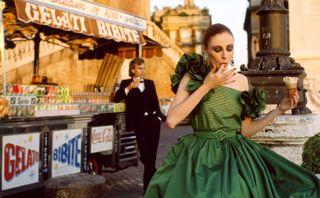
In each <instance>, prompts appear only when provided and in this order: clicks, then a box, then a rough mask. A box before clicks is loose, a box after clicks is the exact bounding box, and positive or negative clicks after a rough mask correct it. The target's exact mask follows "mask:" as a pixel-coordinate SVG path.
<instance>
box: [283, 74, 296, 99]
mask: <svg viewBox="0 0 320 198" xmlns="http://www.w3.org/2000/svg"><path fill="white" fill-rule="evenodd" d="M298 80H299V78H297V77H284V78H283V81H284V82H285V84H286V87H287V93H288V97H290V96H293V95H295V94H296V93H297V91H298V89H297V87H298Z"/></svg>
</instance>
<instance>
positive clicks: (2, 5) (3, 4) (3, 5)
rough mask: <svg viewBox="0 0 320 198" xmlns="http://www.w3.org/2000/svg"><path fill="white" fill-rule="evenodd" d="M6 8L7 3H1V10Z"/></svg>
mask: <svg viewBox="0 0 320 198" xmlns="http://www.w3.org/2000/svg"><path fill="white" fill-rule="evenodd" d="M5 7H6V2H0V9H1V10H3V9H4V8H5Z"/></svg>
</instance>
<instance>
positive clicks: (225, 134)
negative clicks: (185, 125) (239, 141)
mask: <svg viewBox="0 0 320 198" xmlns="http://www.w3.org/2000/svg"><path fill="white" fill-rule="evenodd" d="M237 133H239V132H237V131H236V130H233V131H224V130H222V129H218V130H216V131H194V133H193V134H194V135H195V136H198V137H203V138H209V139H216V140H219V141H222V140H224V139H226V138H232V137H235V136H236V134H237Z"/></svg>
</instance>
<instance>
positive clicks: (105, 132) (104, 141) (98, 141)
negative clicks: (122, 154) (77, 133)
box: [90, 125, 114, 153]
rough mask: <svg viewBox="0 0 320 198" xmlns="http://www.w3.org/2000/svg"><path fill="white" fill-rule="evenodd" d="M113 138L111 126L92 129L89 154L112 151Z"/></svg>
mask: <svg viewBox="0 0 320 198" xmlns="http://www.w3.org/2000/svg"><path fill="white" fill-rule="evenodd" d="M113 136H114V131H113V126H112V125H108V126H99V127H92V128H91V135H90V137H91V138H90V148H91V149H90V151H91V153H97V152H101V151H110V150H112V148H113Z"/></svg>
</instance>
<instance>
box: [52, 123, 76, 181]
mask: <svg viewBox="0 0 320 198" xmlns="http://www.w3.org/2000/svg"><path fill="white" fill-rule="evenodd" d="M81 134H82V129H66V130H59V131H53V133H52V155H51V156H52V157H51V158H52V162H51V176H52V177H56V176H61V175H67V174H72V173H78V172H80V168H81V139H82V137H81V136H82V135H81Z"/></svg>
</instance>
